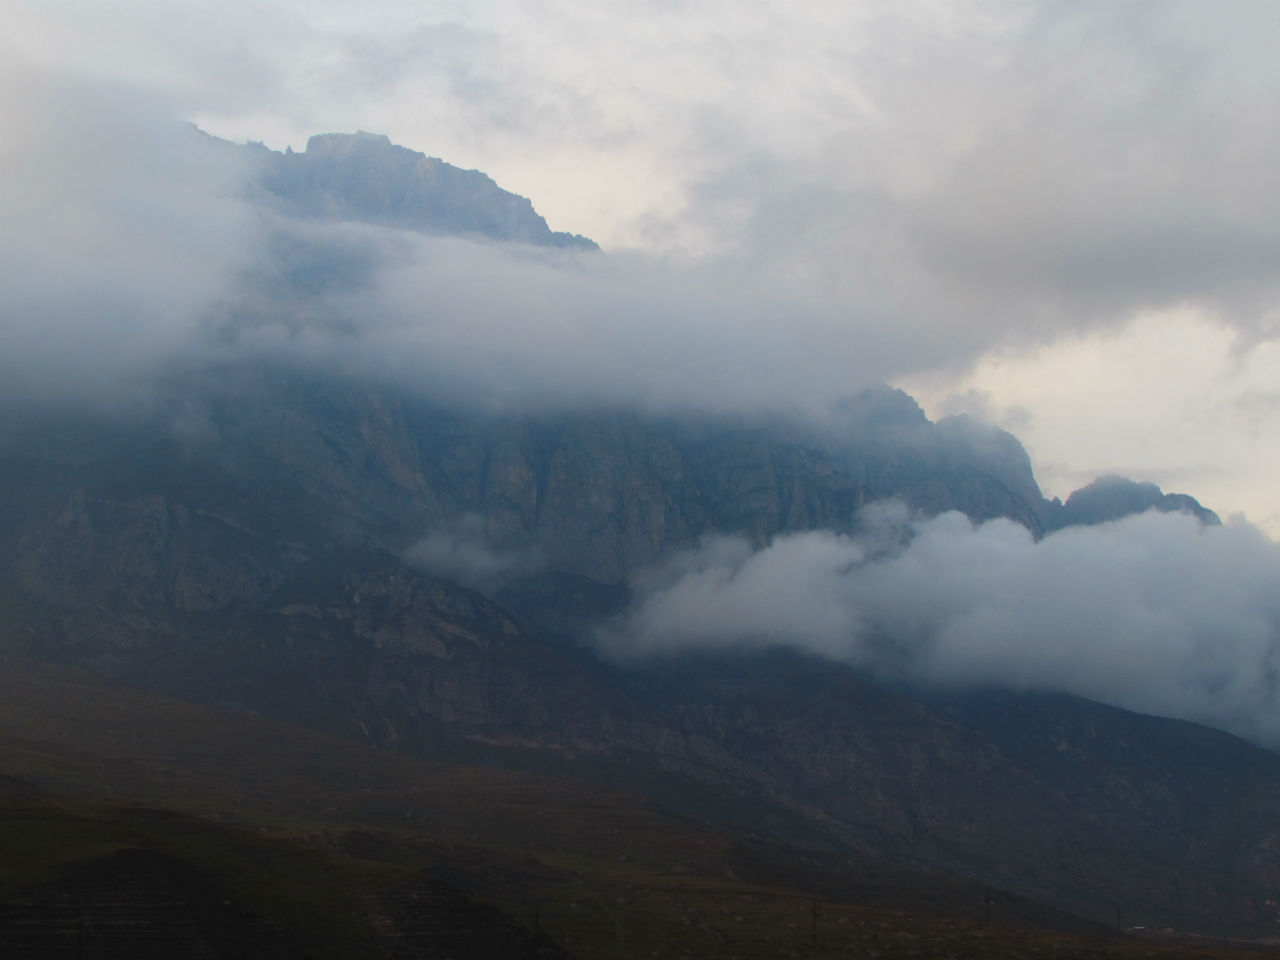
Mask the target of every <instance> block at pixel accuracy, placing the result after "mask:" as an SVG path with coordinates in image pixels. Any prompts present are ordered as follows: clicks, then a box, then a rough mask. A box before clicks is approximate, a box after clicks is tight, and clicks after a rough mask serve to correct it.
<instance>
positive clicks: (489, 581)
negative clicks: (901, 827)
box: [405, 514, 541, 591]
mask: <svg viewBox="0 0 1280 960" xmlns="http://www.w3.org/2000/svg"><path fill="white" fill-rule="evenodd" d="M405 562H406V563H408V564H409V565H410V566H414V567H417V568H418V569H419V570H423V571H425V572H427V573H430V574H432V575H434V576H437V577H442V578H443V579H445V580H452V581H453V582H454V583H458V584H461V585H462V586H464V587H470V588H471V589H473V590H482V591H483V590H493V589H496V588H497V587H499V586H501V585H502V584H503V583H505V582H506V581H508V580H511V579H514V578H517V577H520V576H523V575H525V574H528V573H531V572H533V571H534V570H536V569H538V567H540V566H541V563H540V561H539V557H538V554H537V552H536V551H535V550H533V549H527V550H516V549H509V548H503V547H500V546H497V545H495V544H494V543H493V542H492V541H491V540H490V538H489V537H488V536H486V534H485V530H484V518H483V517H480V516H477V515H475V514H467V515H465V516H463V517H462V518H461V519H459V520H458V521H457V522H456V523H453V524H449V525H447V526H443V527H440V528H438V529H436V530H432V531H431V532H430V533H429V534H427V535H426V536H425V537H423V538H422V539H421V540H419V541H418V542H417V543H416V544H414V545H413V546H412V547H410V548H409V550H408V551H407V552H406V554H405Z"/></svg>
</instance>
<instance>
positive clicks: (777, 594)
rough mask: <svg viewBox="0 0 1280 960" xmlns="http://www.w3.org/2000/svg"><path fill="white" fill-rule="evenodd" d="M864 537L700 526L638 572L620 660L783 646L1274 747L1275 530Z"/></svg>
mask: <svg viewBox="0 0 1280 960" xmlns="http://www.w3.org/2000/svg"><path fill="white" fill-rule="evenodd" d="M860 521H861V523H860V532H859V533H858V534H856V535H852V536H843V535H839V534H835V533H831V532H826V531H815V532H809V533H800V534H792V535H786V536H780V537H778V538H776V539H775V540H774V541H773V542H772V543H770V544H769V545H767V546H765V547H763V548H762V549H759V550H752V549H751V548H750V546H749V545H748V544H747V543H746V541H743V540H739V539H732V538H730V539H724V538H719V539H712V540H708V541H705V542H703V543H702V544H701V545H700V546H699V547H698V549H696V550H694V551H691V552H688V553H685V554H682V555H681V556H679V557H676V558H674V559H673V560H672V561H671V562H670V563H668V564H665V565H663V566H662V567H660V568H658V569H655V570H651V571H649V572H647V573H646V574H644V575H642V576H640V577H639V578H638V579H637V581H636V583H635V584H634V586H635V589H636V594H637V596H636V600H635V602H634V604H633V605H632V608H631V609H630V610H629V611H628V612H627V613H626V615H625V616H623V617H621V618H620V619H618V620H617V621H615V622H613V623H611V624H609V625H608V626H606V627H604V628H602V629H601V631H600V633H599V636H598V638H597V639H598V641H599V643H600V645H601V648H602V650H603V651H605V653H606V654H607V655H609V656H612V657H615V658H619V659H624V660H625V659H630V658H636V657H644V656H652V655H656V654H663V653H671V652H678V651H686V650H699V649H734V648H740V647H760V646H770V645H781V646H787V647H792V648H796V649H799V650H804V651H807V652H810V653H814V654H817V655H819V656H822V657H828V658H831V659H833V660H838V661H841V662H844V663H848V664H851V665H854V666H857V667H859V668H864V669H867V670H869V671H871V672H873V673H875V674H877V675H879V676H881V677H885V678H889V679H892V680H895V681H907V682H913V683H920V684H926V685H942V686H946V687H968V686H984V685H996V686H1005V687H1011V688H1015V689H1043V690H1056V691H1063V692H1067V693H1071V694H1076V695H1079V696H1083V697H1087V698H1090V699H1093V700H1099V701H1102V702H1104V703H1110V704H1113V705H1115V706H1119V707H1124V708H1127V709H1130V710H1136V711H1140V712H1144V713H1153V714H1159V715H1162V716H1172V717H1180V718H1184V719H1188V720H1193V721H1197V722H1201V723H1207V724H1210V725H1212V726H1216V727H1220V728H1223V729H1226V730H1230V731H1232V732H1235V733H1237V734H1240V735H1242V736H1245V737H1248V738H1251V739H1255V740H1257V741H1260V742H1263V743H1266V744H1268V745H1271V746H1277V745H1280V688H1278V684H1280V672H1278V671H1280V545H1277V544H1275V543H1274V542H1273V541H1271V540H1269V539H1267V538H1266V537H1265V536H1263V535H1262V534H1261V533H1260V532H1259V531H1257V530H1256V529H1254V528H1252V527H1250V526H1248V525H1247V524H1242V523H1228V524H1226V525H1225V526H1209V527H1205V526H1201V525H1200V523H1199V522H1198V521H1197V520H1196V519H1194V518H1193V517H1190V516H1188V515H1185V514H1168V513H1157V512H1150V513H1146V514H1142V515H1138V516H1132V517H1128V518H1126V519H1123V520H1120V521H1116V522H1112V523H1108V524H1103V525H1100V526H1095V527H1073V528H1066V529H1063V530H1060V531H1058V532H1055V533H1052V534H1050V535H1048V536H1046V537H1045V538H1043V539H1042V540H1039V541H1036V540H1035V539H1033V538H1032V536H1031V535H1030V534H1029V533H1028V532H1027V530H1026V529H1025V528H1023V527H1021V526H1019V525H1018V524H1015V523H1013V522H1011V521H1007V520H993V521H990V522H987V523H983V524H981V525H978V526H975V525H974V524H972V523H971V522H970V521H969V520H968V519H966V518H965V517H963V516H962V515H960V514H957V513H948V514H943V515H941V516H937V517H934V518H932V519H920V518H914V519H913V518H911V517H909V516H908V514H907V512H906V510H905V508H903V507H902V506H901V505H898V504H881V505H876V506H874V507H871V508H867V510H866V511H864V513H863V515H862V516H861V517H860Z"/></svg>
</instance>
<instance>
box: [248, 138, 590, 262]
mask: <svg viewBox="0 0 1280 960" xmlns="http://www.w3.org/2000/svg"><path fill="white" fill-rule="evenodd" d="M255 161H256V162H257V163H258V170H259V174H258V179H257V183H258V185H259V186H260V187H261V188H262V189H263V190H264V191H265V192H266V193H267V194H268V195H269V196H270V197H271V198H272V199H273V200H274V201H275V202H276V203H277V204H278V205H279V206H281V207H282V208H283V209H284V210H285V211H286V212H287V213H290V214H292V215H294V216H301V217H306V218H309V219H326V220H347V221H354V222H357V223H371V224H376V225H378V226H386V227H394V228H396V229H401V230H412V231H414V232H417V233H424V234H430V235H454V236H464V237H477V238H482V239H486V240H498V241H502V242H507V243H527V244H533V245H536V246H547V247H561V248H567V249H577V250H597V249H599V248H598V247H597V245H596V244H595V243H594V242H593V241H591V240H589V239H587V238H586V237H583V236H579V235H577V234H571V233H565V232H561V231H553V230H552V229H551V228H550V227H548V226H547V221H546V220H545V219H544V218H543V217H542V216H541V215H540V214H539V213H538V212H537V211H536V210H534V208H533V204H532V203H530V202H529V200H528V198H526V197H522V196H520V195H518V194H515V193H511V192H510V191H508V190H503V189H502V188H501V187H499V186H498V185H497V184H496V183H495V182H494V181H493V180H492V179H491V178H490V177H489V176H487V175H486V174H484V173H481V172H480V171H479V170H463V169H462V168H461V167H455V166H453V165H452V164H450V163H446V162H445V161H443V160H441V159H439V158H438V157H429V156H427V155H426V154H424V153H420V152H418V151H416V150H410V149H409V148H408V147H402V146H398V145H396V144H394V143H392V142H391V138H390V137H388V136H386V135H385V134H381V133H369V132H367V131H364V130H360V131H357V132H356V133H321V134H317V135H315V136H313V137H311V138H310V139H309V140H308V141H307V149H306V150H305V151H304V152H302V153H294V152H292V151H287V152H285V153H278V152H276V151H270V150H265V151H261V152H260V153H256V154H255Z"/></svg>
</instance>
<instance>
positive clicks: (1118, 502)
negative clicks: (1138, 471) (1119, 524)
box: [1054, 475, 1222, 527]
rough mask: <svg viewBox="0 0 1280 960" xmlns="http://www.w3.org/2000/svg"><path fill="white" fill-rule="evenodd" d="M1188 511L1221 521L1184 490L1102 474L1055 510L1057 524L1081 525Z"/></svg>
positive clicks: (1212, 521)
mask: <svg viewBox="0 0 1280 960" xmlns="http://www.w3.org/2000/svg"><path fill="white" fill-rule="evenodd" d="M1148 510H1158V511H1160V512H1161V513H1189V514H1191V515H1192V516H1194V517H1196V518H1197V519H1198V520H1199V521H1200V522H1201V523H1205V524H1209V525H1211V526H1213V525H1217V524H1220V523H1221V522H1222V521H1221V520H1220V519H1219V518H1218V515H1217V514H1216V513H1214V512H1213V511H1212V510H1209V509H1207V508H1206V507H1203V506H1201V505H1200V501H1198V500H1197V499H1196V498H1195V497H1191V496H1188V495H1187V494H1185V493H1165V492H1164V491H1163V490H1161V489H1160V488H1159V487H1158V486H1156V485H1155V484H1154V483H1137V482H1135V481H1133V480H1130V479H1129V478H1128V477H1117V476H1115V475H1110V476H1105V477H1099V478H1098V479H1097V480H1095V481H1093V483H1091V484H1089V485H1088V486H1087V487H1081V488H1080V489H1079V490H1077V491H1075V492H1074V493H1073V494H1071V496H1069V497H1067V502H1066V503H1064V504H1062V505H1061V506H1060V507H1058V508H1056V509H1055V511H1054V525H1055V526H1061V527H1068V526H1082V525H1090V524H1095V523H1106V522H1107V521H1109V520H1119V519H1121V518H1122V517H1127V516H1130V515H1132V514H1135V513H1146V512H1147V511H1148Z"/></svg>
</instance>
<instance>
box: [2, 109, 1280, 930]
mask: <svg viewBox="0 0 1280 960" xmlns="http://www.w3.org/2000/svg"><path fill="white" fill-rule="evenodd" d="M252 152H253V154H254V155H255V156H257V157H258V160H257V161H255V162H258V163H260V167H259V169H260V170H261V171H263V172H262V173H261V174H260V176H261V180H260V183H259V189H260V190H261V191H263V192H264V193H265V194H266V197H265V198H263V197H259V202H262V203H266V204H269V205H270V206H271V209H272V210H273V211H274V213H276V214H277V215H280V216H292V217H301V218H341V219H346V220H355V221H361V222H367V223H373V224H383V225H393V226H396V227H399V228H404V229H413V230H420V231H424V232H461V233H463V234H465V235H467V236H469V237H476V236H482V237H487V238H490V239H496V240H501V241H503V242H536V243H543V244H547V245H551V246H566V245H568V246H576V247H583V246H584V244H582V243H578V242H577V241H576V240H573V239H572V238H570V239H563V237H564V235H554V234H550V233H549V231H547V228H546V224H545V222H543V221H542V220H541V218H540V217H537V216H536V214H533V212H532V207H531V206H530V205H529V204H528V201H525V200H523V199H522V198H513V195H511V194H506V193H505V192H503V191H501V190H499V189H498V188H497V187H496V185H493V184H492V181H489V180H488V178H485V177H483V175H480V174H473V173H464V172H462V171H457V170H456V169H455V168H452V167H448V165H447V164H442V163H441V162H440V161H430V160H428V158H425V157H423V156H422V155H421V154H416V153H413V152H411V151H407V150H404V149H403V148H399V147H393V146H391V145H390V143H389V141H387V140H386V139H385V138H379V137H371V136H369V135H360V134H358V135H355V136H354V137H342V136H326V137H320V138H314V139H313V140H312V142H311V144H309V146H308V149H307V151H306V153H305V154H283V155H281V154H271V153H270V152H267V151H264V150H262V149H260V148H259V149H256V150H253V151H252ZM517 201H519V202H517ZM539 224H540V226H538V225H539ZM557 236H559V237H561V238H562V239H559V240H557V239H555V238H556V237H557ZM147 386H148V389H147V391H146V393H145V397H144V399H142V400H140V401H139V402H138V403H137V404H135V405H133V406H130V407H127V408H120V409H112V408H103V409H86V408H82V407H63V408H41V409H35V408H33V409H28V410H21V411H19V410H13V411H8V412H7V416H6V418H5V420H4V422H3V424H2V425H0V426H2V429H0V627H2V630H0V656H4V657H6V658H7V659H8V661H9V662H19V661H22V662H25V661H27V660H34V661H36V662H46V663H47V662H53V663H58V664H62V665H65V666H71V667H75V668H77V669H81V670H86V671H89V672H90V673H92V674H93V675H94V676H96V677H98V678H104V679H107V680H109V681H111V682H112V683H115V684H118V685H122V686H123V687H126V688H130V689H135V690H143V691H148V694H149V695H160V694H162V695H165V696H169V697H177V698H180V699H181V700H183V701H186V702H189V703H198V704H203V705H206V706H208V707H212V708H216V710H217V711H222V712H223V713H230V714H231V715H241V714H247V715H250V716H254V717H260V718H273V719H275V720H278V721H285V722H288V723H292V724H301V725H304V726H306V727H308V728H310V729H312V730H313V731H319V732H322V733H324V734H327V735H330V736H336V737H338V738H344V739H345V740H347V741H350V742H352V743H356V744H360V745H363V746H365V747H370V746H372V747H375V748H377V749H378V750H380V751H384V752H386V753H392V754H403V755H407V756H412V757H417V758H430V759H432V760H435V761H440V762H450V763H454V762H466V763H470V764H483V765H487V766H490V767H493V766H499V767H503V768H506V769H509V770H520V771H525V772H528V773H535V774H539V775H542V776H547V777H554V778H564V777H571V778H574V779H576V780H586V781H591V782H594V783H596V784H602V785H605V786H607V787H608V788H609V789H610V790H615V791H623V792H625V793H628V794H630V795H633V796H636V797H642V798H646V800H647V801H648V802H651V803H657V804H661V805H662V807H663V808H664V809H667V810H671V811H675V812H676V813H678V814H679V815H680V816H682V817H686V818H693V819H695V820H697V821H703V822H707V823H711V824H714V825H715V826H716V827H717V828H718V829H720V830H723V831H726V832H727V833H728V834H729V835H731V836H735V837H738V838H756V839H759V840H762V841H767V842H768V843H770V844H776V845H779V846H780V847H781V848H785V849H788V850H796V849H799V850H803V851H806V854H805V855H806V856H809V857H813V858H819V859H822V858H826V859H824V860H823V862H827V860H832V861H834V862H837V863H838V862H842V861H845V862H848V863H856V864H861V865H865V864H879V865H882V867H883V869H886V870H890V869H891V870H895V871H906V872H907V874H909V875H910V876H917V875H919V874H921V873H927V874H930V875H933V874H936V873H938V872H942V873H945V874H947V875H949V876H951V877H953V878H962V879H963V882H964V883H967V884H970V885H974V884H977V885H990V886H991V887H993V888H998V889H1000V890H1003V891H1011V893H1012V894H1016V895H1018V896H1021V897H1024V898H1027V897H1029V898H1032V899H1034V900H1037V901H1040V902H1041V903H1044V904H1049V905H1051V906H1052V907H1053V908H1054V909H1058V910H1067V911H1070V912H1072V913H1075V914H1077V915H1079V916H1083V917H1087V918H1089V919H1090V920H1093V921H1098V922H1103V923H1111V922H1112V921H1113V920H1114V915H1115V910H1116V909H1117V907H1120V908H1123V910H1124V911H1125V912H1126V916H1127V917H1129V918H1130V919H1129V922H1130V923H1131V924H1135V925H1144V926H1146V925H1157V926H1162V927H1163V926H1170V927H1177V928H1180V929H1197V930H1209V931H1215V932H1216V931H1226V930H1229V931H1237V932H1243V933H1248V934H1251V935H1263V934H1265V935H1272V934H1274V932H1275V928H1276V925H1277V922H1280V921H1278V920H1277V916H1276V914H1275V911H1274V909H1273V906H1272V905H1273V904H1274V903H1275V902H1276V901H1277V900H1280V874H1277V873H1276V871H1275V870H1274V867H1273V860H1274V857H1273V855H1272V851H1274V850H1275V849H1276V845H1277V844H1278V843H1280V812H1277V811H1280V804H1278V803H1277V800H1280V759H1277V758H1276V756H1275V755H1274V754H1272V753H1270V752H1268V751H1265V750H1262V749H1260V748H1258V747H1255V746H1251V745H1249V744H1246V743H1244V742H1243V741H1240V740H1237V739H1235V738H1233V737H1230V736H1228V735H1227V734H1223V733H1219V732H1216V731H1210V730H1207V729H1205V728H1200V727H1196V726H1194V725H1191V724H1186V723H1181V722H1178V721H1172V720H1163V719H1157V718H1148V717H1138V716H1136V715H1134V714H1130V713H1126V712H1125V711H1121V710H1116V709H1114V708H1109V707H1104V706H1102V705H1100V704H1095V703H1091V702H1089V701H1084V700H1076V699H1070V698H1064V697H1062V696H1059V695H1053V694H1047V693H1043V692H1039V691H1036V690H1028V691H1023V692H1010V691H993V692H989V693H987V692H977V693H974V692H970V693H966V694H963V695H960V694H957V695H954V696H951V695H943V694H940V693H938V692H937V691H933V692H930V693H928V694H926V693H923V692H921V691H919V690H914V689H910V688H891V687H889V686H886V685H885V684H884V683H883V682H882V681H879V680H877V679H875V678H873V677H871V676H869V675H867V674H866V673H865V672H860V671H858V670H856V669H854V668H853V667H851V666H847V665H841V664H836V663H831V662H827V661H818V660H815V659H812V658H809V657H806V656H804V655H802V654H799V653H796V652H792V651H779V650H773V651H767V650H766V651H754V652H738V653H727V652H722V653H720V654H715V655H711V654H697V655H695V654H682V655H671V656H668V657H660V658H653V659H647V660H640V661H638V662H635V663H627V664H619V663H616V662H611V661H603V660H601V659H599V658H598V657H597V655H596V653H595V651H594V649H593V648H592V647H591V646H589V645H584V644H583V642H582V640H583V638H584V636H587V635H588V634H589V631H590V630H591V629H592V627H593V626H595V625H598V624H599V623H601V622H602V621H604V620H606V619H607V618H609V617H612V616H614V615H616V614H618V613H619V612H620V611H622V610H624V609H625V608H626V607H627V605H628V603H629V602H630V601H631V599H632V596H633V591H634V589H635V578H636V576H637V575H639V574H642V573H643V572H644V571H646V570H648V569H651V568H652V567H653V566H654V565H655V564H657V563H660V562H663V561H665V560H668V559H670V558H671V557H673V556H674V555H676V554H678V553H679V552H680V551H682V550H686V549H689V548H692V547H694V546H695V545H697V544H699V543H700V542H703V541H704V539H705V538H707V537H709V536H725V535H732V536H738V537H742V538H744V539H745V540H746V541H747V542H748V543H749V544H752V545H755V546H762V545H765V544H768V543H769V542H770V541H771V540H772V539H773V538H774V537H775V536H777V535H779V534H787V533H799V532H804V531H832V532H839V533H843V532H849V531H852V530H853V529H854V527H855V525H856V523H857V511H858V510H859V509H860V508H862V507H864V506H867V505H869V504H872V503H876V502H880V501H883V500H886V499H888V498H896V499H898V500H900V501H902V502H903V503H905V504H906V505H907V506H908V507H909V508H910V509H911V510H913V511H916V512H918V513H921V514H924V515H935V514H939V513H943V512H946V511H959V512H960V513H962V514H964V515H966V516H968V517H969V518H971V519H972V520H973V521H975V522H980V521H983V520H988V519H993V518H1007V519H1009V520H1012V521H1014V522H1016V523H1018V524H1021V525H1023V526H1024V527H1025V528H1026V529H1027V531H1029V533H1030V534H1031V535H1032V536H1035V537H1043V536H1045V535H1047V534H1049V533H1050V532H1051V531H1053V530H1055V529H1058V528H1060V527H1062V526H1064V525H1068V524H1078V523H1095V522H1103V521H1109V520H1113V519H1116V518H1118V517H1121V516H1124V515H1125V514H1127V513H1132V512H1135V511H1141V510H1145V509H1148V508H1156V509H1170V508H1173V509H1178V510H1187V511H1189V512H1191V513H1193V514H1195V515H1196V516H1198V517H1200V519H1201V520H1202V521H1203V522H1207V523H1212V522H1213V521H1214V520H1216V517H1214V516H1213V515H1212V514H1211V513H1210V512H1209V511H1206V510H1204V508H1202V507H1200V505H1199V504H1198V503H1196V502H1195V501H1194V500H1193V499H1191V498H1189V497H1186V498H1179V497H1178V496H1176V495H1164V494H1161V493H1160V491H1159V490H1158V489H1156V488H1153V487H1150V486H1149V485H1137V484H1132V483H1130V482H1129V481H1122V482H1121V481H1103V482H1100V483H1101V486H1099V485H1094V487H1090V488H1086V490H1085V491H1081V492H1080V493H1078V494H1076V495H1073V496H1072V497H1071V498H1069V499H1068V501H1067V503H1066V504H1059V503H1057V502H1056V501H1049V500H1046V499H1045V498H1044V497H1043V496H1042V494H1041V493H1040V490H1039V487H1038V486H1037V484H1036V481H1035V478H1034V475H1033V472H1032V468H1031V463H1030V460H1029V458H1028V457H1027V454H1026V452H1025V450H1024V449H1023V448H1022V446H1021V444H1019V443H1018V441H1017V440H1016V438H1014V437H1012V436H1011V435H1010V434H1008V433H1005V432H1003V431H999V430H995V429H993V428H990V427H988V426H986V425H984V424H981V423H979V422H977V421H974V420H971V419H968V418H953V419H947V420H943V421H940V422H938V423H933V422H931V421H929V420H928V419H927V418H926V417H925V415H924V413H923V412H922V411H921V410H920V408H919V406H918V405H917V404H916V403H915V402H914V401H913V400H912V399H911V398H910V397H908V396H907V395H906V394H904V393H902V392H901V391H897V390H892V389H889V388H880V389H874V390H869V391H864V392H862V393H859V394H857V395H856V396H853V397H851V398H849V399H848V400H847V401H846V402H845V403H844V404H842V405H841V406H840V408H839V409H838V410H836V411H834V412H833V414H832V416H831V417H830V418H829V419H828V420H827V421H825V422H823V423H821V424H815V423H808V422H801V421H797V420H794V419H790V418H784V417H776V418H766V417H755V418H748V417H729V416H711V415H703V414H693V413H690V414H686V415H681V416H675V415H663V416H658V415H651V414H645V413H641V412H636V411H625V410H578V411H570V412H559V413H554V412H536V413H535V412H528V413H521V412H507V413H491V412H477V411H475V410H470V409H465V408H462V407H459V406H457V405H453V406H450V405H447V404H445V403H442V402H440V401H438V400H434V399H432V398H431V397H430V395H429V394H427V393H424V392H414V391H413V390H411V389H408V388H404V387H396V386H392V385H389V384H387V383H382V382H379V381H377V380H375V379H370V378H359V377H354V376H344V375H338V374H334V373H329V372H323V371H319V370H307V369H304V368H301V367H299V366H298V365H287V364H283V363H273V362H271V361H269V360H264V359H257V360H252V361H242V362H235V363H232V362H226V363H210V364H208V365H205V366H200V367H195V368H190V369H182V370H177V371H174V370H169V371H166V373H165V374H164V375H163V376H162V377H160V378H158V379H157V380H156V381H155V382H153V383H149V384H148V385H147ZM1152 491H1154V493H1153V492H1152ZM81 735H83V734H81ZM0 772H3V771H0ZM548 802H549V801H548ZM549 815H550V814H549ZM619 829H621V828H619ZM166 869H167V868H166ZM858 869H864V867H859V868H858ZM851 870H853V868H848V869H845V870H844V872H843V873H840V872H837V879H836V880H832V881H831V883H833V884H834V885H835V887H836V888H838V887H839V886H840V884H845V885H849V884H851V883H852V880H851V879H850V871H851ZM853 872H855V873H856V871H853ZM911 882H914V881H911ZM921 882H923V881H921ZM956 882H959V881H956ZM619 895H620V896H622V894H619Z"/></svg>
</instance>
